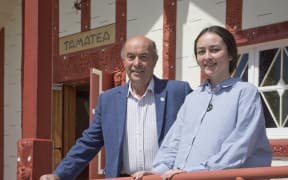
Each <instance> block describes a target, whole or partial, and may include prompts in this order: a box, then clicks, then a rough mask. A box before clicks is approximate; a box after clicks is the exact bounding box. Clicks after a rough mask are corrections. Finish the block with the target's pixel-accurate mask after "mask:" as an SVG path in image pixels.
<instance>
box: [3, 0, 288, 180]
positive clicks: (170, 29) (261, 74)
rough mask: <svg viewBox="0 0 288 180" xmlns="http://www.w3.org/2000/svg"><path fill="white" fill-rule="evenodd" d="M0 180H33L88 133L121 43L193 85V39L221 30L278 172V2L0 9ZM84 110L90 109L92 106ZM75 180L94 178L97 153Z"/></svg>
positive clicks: (287, 88) (282, 67)
mask: <svg viewBox="0 0 288 180" xmlns="http://www.w3.org/2000/svg"><path fill="white" fill-rule="evenodd" d="M0 5H1V6H0V72H1V76H0V133H1V136H0V167H2V169H0V179H5V180H6V179H25V177H27V178H28V179H29V178H30V179H39V176H40V175H41V174H43V173H47V172H49V171H51V170H52V169H53V168H54V167H55V166H56V165H57V163H58V162H59V161H60V160H61V158H63V156H64V155H65V153H66V152H67V151H68V149H69V148H70V147H71V145H73V144H74V142H75V139H76V138H77V137H78V136H79V135H80V134H81V132H82V130H83V129H85V128H86V127H87V126H88V124H89V117H91V116H92V115H93V107H92V106H89V102H95V101H96V100H97V96H98V94H99V93H101V92H102V91H104V90H106V89H109V88H112V87H114V86H118V85H120V84H123V83H125V81H126V77H125V72H124V70H123V67H122V66H121V58H120V50H121V47H122V45H123V43H124V42H125V40H126V39H127V38H129V37H132V36H134V35H145V36H147V37H149V38H151V39H153V40H155V42H156V44H157V47H158V53H159V60H158V62H157V66H156V68H155V74H156V75H157V76H158V77H160V78H169V79H178V80H184V81H188V82H189V83H190V85H191V87H192V88H197V86H198V85H199V84H200V83H201V81H202V80H203V78H204V77H203V76H201V72H200V69H199V67H198V65H197V63H196V61H195V57H194V55H193V44H194V39H195V37H196V35H197V34H198V33H199V32H200V31H201V30H202V29H203V28H204V27H207V26H210V25H220V26H223V27H226V28H227V29H229V30H230V31H231V32H232V33H233V34H234V35H235V38H236V40H237V44H238V46H239V64H238V68H237V70H236V72H235V73H234V74H233V76H237V77H241V78H242V79H243V80H245V81H249V82H251V83H253V84H254V85H256V86H257V87H258V88H259V91H260V92H261V97H262V100H263V101H262V102H263V106H264V109H265V116H266V121H267V122H266V125H267V134H268V136H269V139H270V140H271V145H272V147H273V151H274V158H273V166H280V165H286V166H287V165H288V12H287V7H288V1H287V0H273V1H272V0H145V1H143V0H26V1H25V0H1V1H0ZM92 104H93V103H92ZM100 156H101V157H97V158H95V160H94V161H93V162H91V164H90V168H92V169H95V168H96V169H97V171H89V168H87V169H86V170H85V171H84V172H83V173H82V174H81V177H88V176H89V177H96V176H97V174H98V173H100V174H101V170H102V168H103V152H102V154H101V155H100Z"/></svg>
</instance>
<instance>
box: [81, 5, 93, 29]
mask: <svg viewBox="0 0 288 180" xmlns="http://www.w3.org/2000/svg"><path fill="white" fill-rule="evenodd" d="M90 15H91V0H82V1H81V31H82V32H83V31H88V30H90V27H91V16H90Z"/></svg>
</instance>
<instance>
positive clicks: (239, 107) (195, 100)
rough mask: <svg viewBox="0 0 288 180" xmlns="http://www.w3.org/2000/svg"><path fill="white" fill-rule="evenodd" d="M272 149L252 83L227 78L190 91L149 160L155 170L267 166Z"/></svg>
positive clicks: (259, 101) (207, 169)
mask: <svg viewBox="0 0 288 180" xmlns="http://www.w3.org/2000/svg"><path fill="white" fill-rule="evenodd" d="M271 159H272V152H271V148H270V144H269V141H268V139H267V136H266V130H265V118H264V114H263V110H262V104H261V99H260V94H259V93H258V90H257V88H256V87H254V86H253V85H252V84H249V83H247V82H242V81H240V80H239V79H229V80H226V81H223V82H222V83H220V84H218V85H217V86H216V87H215V88H214V89H211V84H210V83H209V81H206V82H205V83H204V84H203V85H201V86H200V87H199V88H198V89H197V90H195V91H193V92H192V93H190V94H189V95H188V96H187V97H186V99H185V102H184V104H183V105H182V107H181V109H180V110H179V112H178V116H177V120H176V121H175V123H174V125H173V126H172V128H171V129H170V131H169V132H168V134H167V135H166V137H165V139H164V141H163V143H162V145H161V147H160V149H159V151H158V153H157V155H156V158H155V160H154V163H153V171H155V172H158V173H163V172H165V171H167V170H170V169H182V170H185V171H188V172H189V171H209V170H217V169H228V168H242V167H261V166H270V165H271Z"/></svg>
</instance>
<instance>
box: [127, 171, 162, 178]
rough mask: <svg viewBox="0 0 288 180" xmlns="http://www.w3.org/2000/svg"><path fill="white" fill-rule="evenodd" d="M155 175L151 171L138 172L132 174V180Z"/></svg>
mask: <svg viewBox="0 0 288 180" xmlns="http://www.w3.org/2000/svg"><path fill="white" fill-rule="evenodd" d="M153 174H156V173H154V172H152V171H138V172H136V173H134V174H132V177H133V178H134V180H141V179H142V178H143V176H147V175H153Z"/></svg>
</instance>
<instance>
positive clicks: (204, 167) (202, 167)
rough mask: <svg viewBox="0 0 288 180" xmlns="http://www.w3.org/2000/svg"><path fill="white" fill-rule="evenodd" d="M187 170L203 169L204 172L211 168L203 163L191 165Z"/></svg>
mask: <svg viewBox="0 0 288 180" xmlns="http://www.w3.org/2000/svg"><path fill="white" fill-rule="evenodd" d="M185 170H186V171H188V172H194V171H197V172H198V171H199V172H201V171H202V172H203V171H209V168H208V167H207V166H205V165H203V164H202V163H201V164H200V165H199V166H192V167H189V168H187V169H185Z"/></svg>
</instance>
